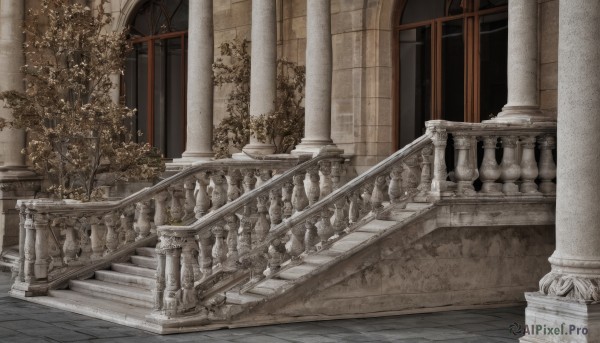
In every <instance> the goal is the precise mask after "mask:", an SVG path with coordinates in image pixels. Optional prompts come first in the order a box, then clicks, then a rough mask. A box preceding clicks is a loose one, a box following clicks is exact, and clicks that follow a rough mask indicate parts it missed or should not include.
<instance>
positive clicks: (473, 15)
mask: <svg viewBox="0 0 600 343" xmlns="http://www.w3.org/2000/svg"><path fill="white" fill-rule="evenodd" d="M506 4H507V0H404V1H402V0H400V1H399V5H398V6H400V7H399V8H398V9H397V11H396V14H397V15H396V26H395V28H394V43H393V44H394V46H393V49H394V55H395V57H394V61H395V62H394V63H395V65H394V80H395V81H394V89H395V91H394V108H395V113H396V115H395V123H396V124H395V128H396V130H395V131H396V132H397V133H396V137H395V140H396V143H397V147H398V148H401V147H403V146H405V145H406V144H408V143H409V142H411V141H413V140H414V139H415V138H416V137H418V136H420V135H421V134H422V133H423V130H424V122H425V121H427V120H430V119H445V120H451V121H467V122H479V121H481V120H485V119H488V118H489V116H490V114H497V113H498V112H500V110H501V109H502V106H504V105H505V104H506V95H507V88H506V87H507V83H506V58H507V41H508V15H507V6H506Z"/></svg>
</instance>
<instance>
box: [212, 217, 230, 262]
mask: <svg viewBox="0 0 600 343" xmlns="http://www.w3.org/2000/svg"><path fill="white" fill-rule="evenodd" d="M212 233H213V235H214V236H215V244H214V245H213V248H212V258H213V261H215V265H217V266H223V265H224V264H225V261H226V260H227V247H226V246H225V239H224V236H225V228H224V227H223V225H216V226H214V227H213V228H212Z"/></svg>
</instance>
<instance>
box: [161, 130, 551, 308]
mask: <svg viewBox="0 0 600 343" xmlns="http://www.w3.org/2000/svg"><path fill="white" fill-rule="evenodd" d="M555 133H556V126H555V125H553V124H526V125H514V124H513V125H511V124H471V123H453V122H446V121H430V122H428V123H427V133H426V134H425V135H424V136H422V137H420V138H418V139H417V140H415V141H414V142H412V143H411V144H409V145H408V146H406V147H405V148H403V149H402V150H400V151H398V152H396V153H395V154H393V155H392V156H390V157H389V158H387V159H385V160H384V161H382V162H381V163H379V164H377V165H376V166H374V167H373V168H371V169H370V170H369V171H367V172H365V173H364V174H362V175H360V176H358V177H357V178H355V179H353V180H350V181H349V182H348V183H346V184H342V183H341V182H340V175H341V174H342V169H343V165H342V163H341V158H339V155H335V154H331V155H327V154H326V153H325V154H323V155H321V156H320V157H317V158H315V159H313V160H311V161H308V162H305V163H303V164H302V165H299V166H297V167H295V168H292V169H290V170H289V171H288V172H286V173H285V174H284V175H282V176H281V177H279V178H277V179H270V175H269V174H268V173H264V174H261V181H262V182H264V183H263V184H262V187H259V188H257V189H254V190H252V187H253V185H254V184H255V183H258V182H257V180H256V178H254V177H252V176H251V177H248V176H247V174H243V175H244V177H243V179H242V178H241V177H240V179H242V180H243V185H244V194H243V195H242V196H240V198H239V199H238V200H239V202H232V203H228V204H226V205H224V206H223V207H221V208H220V209H219V210H217V211H214V212H212V213H209V214H208V215H207V216H205V217H203V219H202V220H200V221H197V222H196V223H194V224H193V225H190V226H186V227H177V226H161V227H158V232H159V236H160V238H159V239H160V242H159V243H158V244H157V252H158V261H159V263H158V265H159V269H158V272H157V282H156V285H157V288H156V289H155V295H156V298H155V311H156V312H155V315H156V316H158V317H159V318H164V317H166V318H171V317H175V316H185V315H187V314H195V313H198V312H199V311H201V310H202V309H203V308H205V307H214V306H215V304H214V299H215V298H214V297H213V298H211V299H212V300H211V299H209V298H210V296H212V295H214V294H216V292H222V291H226V290H229V289H230V288H227V287H232V285H235V287H236V289H238V290H239V291H240V292H242V293H243V292H244V290H246V289H251V288H252V286H253V285H255V284H256V283H258V282H260V281H261V280H262V279H264V278H273V277H277V274H278V272H279V271H281V270H282V269H285V268H287V267H289V266H293V265H295V264H297V263H300V261H301V260H302V259H303V258H304V257H305V256H307V255H309V254H312V253H314V252H316V251H319V250H322V249H327V248H328V247H329V246H330V245H331V244H333V243H334V242H336V241H337V240H338V239H339V238H341V237H343V236H344V235H345V234H347V233H349V232H351V231H352V230H354V229H356V228H358V227H360V226H361V225H362V224H363V223H365V222H367V221H369V220H371V219H373V218H376V217H377V215H378V214H380V213H381V212H382V211H385V210H386V209H387V208H390V207H391V206H400V207H402V206H403V205H404V204H406V203H407V202H409V201H413V202H415V201H416V202H435V201H438V200H439V199H442V198H444V197H473V198H493V197H496V198H504V197H511V196H529V197H536V196H537V197H545V196H553V195H554V186H555V185H554V182H553V179H554V178H555V175H556V165H555V163H554V159H553V149H555V147H556V144H555ZM536 143H537V150H536ZM536 156H538V160H537V161H536ZM269 179H270V181H268V180H269ZM235 190H236V192H237V188H235ZM219 192H223V190H219ZM236 194H237V193H236ZM195 250H196V251H197V254H198V256H199V262H196V261H195V259H194V256H195V255H194V251H195ZM195 263H198V267H197V268H196V269H195ZM240 275H242V276H240ZM227 277H230V279H231V280H230V281H227V279H226V278H227ZM240 280H241V282H242V284H240V282H239V281H240ZM223 285H226V286H223ZM227 285H228V286H227ZM182 294H185V296H183V297H182Z"/></svg>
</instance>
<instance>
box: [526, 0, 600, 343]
mask: <svg viewBox="0 0 600 343" xmlns="http://www.w3.org/2000/svg"><path fill="white" fill-rule="evenodd" d="M599 22H600V1H598V0H592V1H590V0H570V1H560V2H559V38H558V39H559V44H558V46H559V50H558V121H557V124H558V127H557V131H558V132H557V141H558V150H557V159H558V163H557V167H558V169H557V180H559V181H558V182H557V190H556V250H555V251H554V253H553V254H552V256H551V257H550V259H549V261H550V264H551V267H552V270H551V272H550V273H548V274H547V275H546V276H544V277H543V278H542V279H541V280H540V292H539V293H538V292H535V293H527V294H526V299H527V310H526V323H527V324H529V325H531V324H533V325H538V324H539V325H546V326H553V327H556V326H557V327H561V323H563V322H564V323H565V325H566V326H567V330H568V329H570V328H571V325H573V326H574V327H575V328H580V329H581V330H580V333H579V334H574V333H572V334H571V335H559V336H557V337H555V336H549V335H538V336H532V337H531V339H537V340H535V342H556V341H565V342H566V341H569V342H598V341H599V337H600V304H599V303H598V302H599V301H600V226H599V224H598V223H600V211H598V204H599V203H600V187H598V176H597V171H598V170H600V155H599V154H598V151H597V137H598V132H600V116H598V113H597V112H598V108H600V83H599V80H600V41H598V37H599V36H600V25H598V23H599ZM593 302H595V304H592V303H593ZM583 328H585V329H586V330H585V331H586V332H587V334H585V335H584V334H582V331H583ZM534 337H535V338H534ZM522 341H523V342H530V341H532V340H530V339H528V337H527V336H526V337H524V339H522Z"/></svg>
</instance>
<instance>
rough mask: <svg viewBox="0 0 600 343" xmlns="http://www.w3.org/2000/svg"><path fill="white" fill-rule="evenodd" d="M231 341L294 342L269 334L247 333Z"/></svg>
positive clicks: (256, 342)
mask: <svg viewBox="0 0 600 343" xmlns="http://www.w3.org/2000/svg"><path fill="white" fill-rule="evenodd" d="M231 341H232V342H239V343H290V342H292V341H290V340H287V339H283V338H278V337H273V336H267V335H251V336H250V335H247V336H244V337H237V338H235V339H232V340H231Z"/></svg>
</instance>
